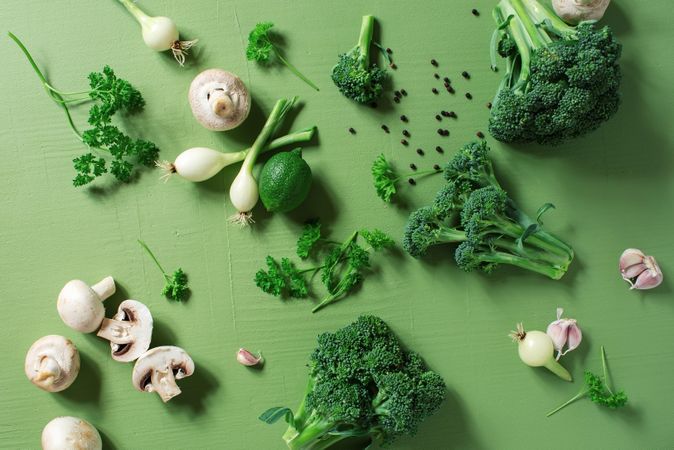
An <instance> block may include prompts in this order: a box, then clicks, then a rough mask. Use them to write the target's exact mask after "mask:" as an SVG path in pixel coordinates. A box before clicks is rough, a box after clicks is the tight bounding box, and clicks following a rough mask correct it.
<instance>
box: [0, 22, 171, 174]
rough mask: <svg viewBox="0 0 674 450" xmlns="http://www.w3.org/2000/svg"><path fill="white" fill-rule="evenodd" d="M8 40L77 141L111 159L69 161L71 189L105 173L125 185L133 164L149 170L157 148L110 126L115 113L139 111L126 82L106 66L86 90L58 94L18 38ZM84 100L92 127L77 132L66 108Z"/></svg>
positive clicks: (138, 102) (137, 100) (135, 96)
mask: <svg viewBox="0 0 674 450" xmlns="http://www.w3.org/2000/svg"><path fill="white" fill-rule="evenodd" d="M9 37H10V38H12V40H14V42H16V44H17V45H18V46H19V48H20V49H21V51H22V52H23V54H24V55H25V56H26V58H27V59H28V62H29V63H30V65H31V66H32V67H33V70H34V71H35V73H36V74H37V76H38V77H39V78H40V81H41V82H42V85H43V87H44V88H45V90H46V91H47V94H49V96H50V97H51V99H52V100H54V101H55V102H56V103H57V104H59V105H60V106H61V107H62V108H63V110H64V112H65V114H66V118H67V119H68V124H69V125H70V127H71V128H72V130H73V132H74V133H75V135H76V136H77V138H78V139H79V140H81V141H82V142H83V143H84V144H85V145H86V146H87V147H89V149H91V150H99V151H103V152H106V153H108V154H109V156H110V157H111V159H110V158H106V157H103V156H100V155H98V154H94V152H88V153H85V154H83V155H81V156H79V157H77V158H75V159H73V167H74V168H75V170H76V172H77V174H76V176H75V178H74V179H73V185H74V186H84V185H86V184H89V183H91V182H92V181H93V180H94V179H96V178H97V177H99V176H102V175H103V174H105V173H108V172H109V173H111V174H112V175H113V176H114V177H115V178H116V179H118V180H120V181H123V182H127V181H129V180H130V179H131V176H132V174H133V169H134V166H135V165H144V166H148V167H149V166H152V165H153V164H154V161H155V160H156V159H157V156H158V154H159V149H158V148H157V147H156V146H155V145H154V144H153V143H152V142H148V141H144V140H142V139H133V138H131V137H129V136H127V135H126V134H124V133H123V132H122V131H121V130H120V129H119V128H117V126H115V125H113V124H112V117H113V116H114V115H115V113H117V112H124V113H128V114H133V113H136V112H139V111H142V109H143V107H144V106H145V100H143V96H142V95H141V94H140V92H139V91H138V90H137V89H136V88H134V87H133V86H132V85H131V84H130V83H129V82H128V81H126V80H123V79H121V78H117V76H116V75H115V72H114V71H113V70H112V69H111V68H110V67H109V66H105V67H104V68H103V71H102V72H92V73H90V74H89V87H90V89H89V90H87V91H81V92H63V91H60V90H58V89H56V88H54V87H53V86H52V85H51V84H49V82H48V81H47V79H46V77H45V76H44V74H43V73H42V71H41V70H40V69H39V68H38V67H37V64H36V63H35V60H34V59H33V57H32V55H31V54H30V52H29V51H28V49H26V47H25V46H24V45H23V43H22V42H21V41H20V40H19V38H17V37H16V36H15V35H14V34H12V33H9ZM86 101H93V102H94V104H93V105H92V106H91V108H90V109H89V118H88V123H89V125H91V127H92V128H90V129H88V130H86V131H84V132H82V133H81V132H80V131H79V130H78V128H77V126H76V125H75V123H74V121H73V118H72V116H71V114H70V110H69V107H68V105H72V104H78V103H82V102H86Z"/></svg>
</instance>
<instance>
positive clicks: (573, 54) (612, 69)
mask: <svg viewBox="0 0 674 450" xmlns="http://www.w3.org/2000/svg"><path fill="white" fill-rule="evenodd" d="M494 18H495V20H496V22H497V24H498V27H497V29H496V31H495V37H499V36H500V37H499V38H495V39H493V42H494V45H495V46H496V49H495V51H494V52H493V53H492V54H493V55H495V54H499V55H501V56H502V57H504V58H505V59H506V71H505V75H504V78H503V81H502V82H501V85H500V88H499V90H498V92H497V93H496V97H495V99H494V101H493V106H492V109H491V117H490V119H489V131H490V133H491V134H492V135H493V136H494V137H495V138H496V139H498V140H500V141H503V142H532V141H535V142H538V143H542V144H557V143H560V142H562V141H565V140H567V139H571V138H575V137H577V136H580V135H583V134H585V133H588V132H590V131H593V130H595V129H596V128H598V127H599V126H600V125H601V124H602V123H603V122H605V121H607V120H608V119H609V118H610V117H611V116H613V114H615V112H616V111H617V110H618V106H619V104H620V95H619V92H618V88H619V86H620V79H621V75H620V66H619V65H618V60H619V58H620V53H621V45H620V43H619V42H618V41H617V40H616V38H615V36H614V35H613V33H612V32H611V30H610V28H608V27H604V28H595V27H594V24H593V23H590V22H583V23H580V24H579V25H577V26H571V25H568V24H566V23H564V22H563V21H562V20H561V19H560V18H559V17H557V15H556V14H555V13H554V12H553V11H552V10H551V9H550V8H549V7H547V6H546V5H543V4H542V3H541V2H539V1H538V0H501V1H500V3H499V4H498V5H497V6H496V8H495V9H494ZM492 65H495V61H492Z"/></svg>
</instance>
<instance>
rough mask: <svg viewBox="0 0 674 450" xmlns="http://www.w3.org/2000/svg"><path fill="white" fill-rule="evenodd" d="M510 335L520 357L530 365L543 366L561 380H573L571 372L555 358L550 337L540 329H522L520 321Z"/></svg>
mask: <svg viewBox="0 0 674 450" xmlns="http://www.w3.org/2000/svg"><path fill="white" fill-rule="evenodd" d="M510 337H511V338H512V340H513V341H514V342H517V344H518V352H519V356H520V359H521V360H522V362H523V363H524V364H526V365H527V366H530V367H545V368H546V369H548V370H549V371H550V372H552V373H554V374H555V375H557V376H558V377H559V378H561V379H562V380H566V381H573V378H572V377H571V374H570V373H569V372H568V371H567V370H566V369H565V368H564V367H562V365H561V364H560V363H558V362H557V360H556V359H555V355H554V353H555V347H554V345H553V342H552V339H551V338H550V336H548V335H547V334H545V333H543V332H542V331H524V327H523V326H522V324H521V323H518V324H517V330H516V331H512V332H511V333H510Z"/></svg>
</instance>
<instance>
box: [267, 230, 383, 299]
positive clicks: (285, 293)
mask: <svg viewBox="0 0 674 450" xmlns="http://www.w3.org/2000/svg"><path fill="white" fill-rule="evenodd" d="M359 238H362V239H363V240H364V241H365V243H366V244H367V245H368V246H367V247H364V246H363V245H361V244H360V242H359ZM393 245H395V242H394V241H393V239H391V238H390V237H389V236H388V235H386V234H385V233H384V232H383V231H380V230H377V229H375V230H371V231H369V230H358V231H355V232H353V233H352V234H351V236H349V238H348V239H346V240H345V241H343V242H337V241H332V240H328V239H326V238H324V237H323V236H322V235H321V226H320V223H318V222H314V223H308V224H307V225H305V227H304V229H303V231H302V234H301V235H300V237H299V239H298V240H297V255H298V256H299V257H300V258H301V259H302V260H306V259H308V258H309V257H310V256H311V255H312V254H316V255H317V256H318V257H322V261H321V263H320V264H319V265H316V266H313V267H309V268H303V269H298V268H296V267H295V265H294V264H293V263H292V262H291V261H290V259H288V258H282V259H281V261H280V263H279V262H278V261H277V260H275V259H274V258H272V257H271V256H267V258H266V263H267V268H266V270H265V269H260V270H259V271H258V272H257V273H256V274H255V284H256V285H257V286H258V287H259V288H260V289H262V290H263V291H264V292H266V293H268V294H271V295H274V296H276V297H291V298H306V297H307V296H308V295H309V286H308V283H307V279H306V274H311V278H313V277H314V276H315V275H316V274H318V273H320V275H321V281H322V283H323V284H324V285H325V287H326V289H327V291H328V293H327V295H326V296H325V297H324V298H323V299H322V300H321V301H320V302H319V303H318V304H317V305H316V306H315V307H314V309H313V310H312V312H316V311H318V310H320V309H322V308H324V307H326V306H327V305H329V304H331V303H334V302H336V301H338V300H341V299H342V298H344V297H345V296H347V295H348V294H349V293H350V292H351V291H352V290H353V289H354V288H355V287H356V286H358V285H359V284H360V283H361V282H362V281H363V279H364V277H365V273H366V271H367V269H369V268H370V253H371V252H377V251H380V250H383V249H385V248H388V247H392V246H393Z"/></svg>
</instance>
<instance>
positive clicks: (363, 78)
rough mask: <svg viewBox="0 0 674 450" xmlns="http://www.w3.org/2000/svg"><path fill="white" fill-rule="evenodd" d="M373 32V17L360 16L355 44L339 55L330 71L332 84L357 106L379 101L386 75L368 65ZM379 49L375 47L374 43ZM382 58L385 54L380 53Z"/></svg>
mask: <svg viewBox="0 0 674 450" xmlns="http://www.w3.org/2000/svg"><path fill="white" fill-rule="evenodd" d="M373 33H374V17H373V16H363V22H362V25H361V27H360V36H359V38H358V45H356V46H355V47H354V48H353V49H351V50H350V51H349V52H347V53H343V54H341V55H339V61H338V62H337V64H336V65H335V67H334V68H333V69H332V81H334V82H335V85H336V86H337V88H338V89H339V91H340V92H341V93H342V95H344V96H345V97H347V98H350V99H351V100H354V101H356V102H358V103H370V102H372V101H374V100H376V99H377V98H379V97H380V96H381V94H382V92H383V89H384V86H383V85H384V81H385V80H386V79H387V78H388V74H387V73H386V71H385V70H384V69H381V68H380V67H378V66H377V65H376V64H370V46H371V45H372V35H373ZM374 45H376V46H377V47H379V48H381V46H379V44H377V43H375V44H374ZM382 53H383V54H384V56H385V57H386V58H388V55H387V54H386V52H382Z"/></svg>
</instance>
